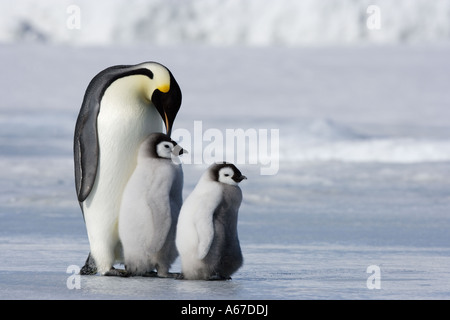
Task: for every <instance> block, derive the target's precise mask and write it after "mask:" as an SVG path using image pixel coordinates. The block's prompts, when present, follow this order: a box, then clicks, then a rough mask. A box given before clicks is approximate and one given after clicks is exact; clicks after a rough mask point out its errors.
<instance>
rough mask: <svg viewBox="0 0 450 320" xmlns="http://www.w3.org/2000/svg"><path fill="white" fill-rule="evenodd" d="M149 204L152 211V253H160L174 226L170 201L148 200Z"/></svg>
mask: <svg viewBox="0 0 450 320" xmlns="http://www.w3.org/2000/svg"><path fill="white" fill-rule="evenodd" d="M147 201H148V204H149V206H150V208H151V211H152V219H153V226H154V227H153V236H152V241H151V247H150V251H151V252H153V253H156V252H158V251H159V250H161V248H162V247H163V245H164V243H165V242H166V239H167V235H168V234H169V230H170V227H171V225H172V216H171V211H170V199H169V197H167V199H157V201H156V199H153V198H151V199H148V200H147Z"/></svg>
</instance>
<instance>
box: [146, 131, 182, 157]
mask: <svg viewBox="0 0 450 320" xmlns="http://www.w3.org/2000/svg"><path fill="white" fill-rule="evenodd" d="M183 153H186V150H184V149H183V148H181V147H180V146H179V145H178V144H177V143H176V142H175V141H173V140H172V139H171V138H170V137H169V136H168V135H166V134H164V133H161V132H155V133H152V134H150V135H149V136H148V138H147V139H146V140H145V141H144V142H143V143H142V145H141V150H140V155H141V156H143V157H150V158H163V159H173V157H178V156H179V155H182V154H183Z"/></svg>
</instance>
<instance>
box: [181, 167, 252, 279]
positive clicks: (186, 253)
mask: <svg viewBox="0 0 450 320" xmlns="http://www.w3.org/2000/svg"><path fill="white" fill-rule="evenodd" d="M243 179H246V177H245V176H243V175H242V174H241V172H240V171H239V169H238V168H236V166H234V165H233V164H230V163H225V162H224V163H220V164H213V165H212V166H210V167H209V168H208V170H207V171H206V172H205V173H204V174H203V175H202V176H201V178H200V180H199V182H198V184H197V185H196V187H195V188H194V190H193V191H192V193H191V194H190V195H189V196H188V197H187V198H186V200H185V202H184V203H183V206H182V208H181V211H180V216H179V218H178V224H177V234H176V246H177V249H178V252H179V254H180V258H181V272H182V274H181V276H180V277H179V278H181V279H190V280H194V279H197V280H228V279H231V278H230V276H231V275H232V274H233V273H234V272H236V271H237V270H238V269H239V268H240V267H241V265H242V262H243V258H242V252H241V247H240V245H239V239H238V233H237V219H238V210H239V207H240V205H241V202H242V191H241V189H240V188H239V186H238V184H239V182H241V181H242V180H243Z"/></svg>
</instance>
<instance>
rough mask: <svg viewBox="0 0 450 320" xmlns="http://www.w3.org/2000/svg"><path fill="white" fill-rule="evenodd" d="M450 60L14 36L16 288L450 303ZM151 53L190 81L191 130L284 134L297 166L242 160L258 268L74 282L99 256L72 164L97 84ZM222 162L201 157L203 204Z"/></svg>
mask: <svg viewBox="0 0 450 320" xmlns="http://www.w3.org/2000/svg"><path fill="white" fill-rule="evenodd" d="M449 53H450V48H448V47H446V46H429V47H422V46H407V47H395V46H394V47H347V48H344V47H340V48H336V47H324V48H295V49H294V48H239V47H231V48H211V47H203V46H199V47H196V46H188V47H183V46H180V47H166V48H161V47H153V46H132V47H128V48H126V47H115V46H108V47H102V48H98V47H97V48H96V47H91V48H74V47H64V46H42V45H25V44H23V45H3V46H1V47H0V66H1V69H2V70H4V72H3V75H2V78H1V85H0V96H1V97H2V99H1V100H0V154H1V157H0V176H1V180H0V221H1V224H0V298H2V299H449V298H450V276H449V275H448V269H449V267H450V248H449V243H450V233H449V232H448V230H449V229H450V218H449V207H450V193H449V191H450V180H449V179H448V177H449V176H450V129H449V128H450V108H449V105H450V96H449V93H448V83H449V75H450V61H449V59H448V56H449ZM145 60H156V61H160V62H162V63H163V64H165V65H167V66H168V67H169V68H170V69H171V71H172V72H173V74H174V75H175V77H176V78H177V81H178V82H179V84H180V86H181V88H182V91H183V105H182V109H181V110H180V113H179V115H178V118H177V120H176V122H175V129H181V128H185V129H187V130H188V131H191V132H192V130H193V127H194V121H196V120H199V121H200V120H201V121H202V125H203V131H205V130H207V129H209V128H216V129H218V130H222V131H224V130H226V129H229V128H243V129H250V128H256V129H260V128H261V129H278V130H279V135H280V145H279V148H280V163H279V170H278V172H277V174H275V175H261V174H260V170H259V169H260V167H259V165H255V164H243V165H239V167H240V169H241V171H242V172H243V173H244V174H245V175H246V176H247V177H248V178H249V179H248V180H246V181H244V182H243V183H242V184H241V185H242V190H243V194H244V201H243V204H242V207H241V210H240V216H239V236H240V240H241V245H242V250H243V254H244V259H245V262H244V266H243V267H242V269H240V270H239V271H238V272H237V273H236V274H235V275H234V276H233V280H232V281H229V282H202V281H175V280H169V279H167V280H164V279H148V278H145V279H144V278H128V279H116V278H106V277H100V276H93V277H82V278H81V283H80V286H81V288H80V289H73V290H70V289H69V288H68V287H67V280H68V279H69V277H70V276H71V275H72V274H71V273H67V272H66V271H67V269H68V267H69V266H71V265H78V266H82V264H83V263H84V260H85V259H86V256H87V253H88V251H89V245H88V241H87V236H86V231H85V227H84V222H83V219H82V215H81V213H80V209H79V207H78V203H77V202H76V197H75V188H74V183H73V163H72V138H73V130H74V125H75V120H76V116H77V114H78V111H79V107H80V105H81V101H82V97H83V94H84V90H85V88H86V86H87V84H88V82H89V81H90V79H91V78H92V77H93V76H94V75H95V74H96V73H97V72H99V71H100V70H102V69H103V68H105V67H107V66H110V65H114V64H134V63H139V62H142V61H145ZM206 145H207V142H206V141H205V142H204V146H203V147H205V146H206ZM205 167H206V165H205V164H200V165H194V164H192V165H185V166H184V172H185V188H184V195H185V196H186V195H187V194H189V192H190V191H191V190H192V189H193V187H194V185H195V184H196V182H197V180H198V178H199V177H200V175H201V173H202V172H203V169H204V168H205ZM371 265H377V266H379V267H380V270H381V289H379V290H377V289H373V290H370V289H368V288H367V280H368V278H369V276H370V275H371V274H369V273H367V272H366V269H367V267H369V266H371ZM173 269H174V270H175V271H178V270H179V269H180V263H179V261H178V260H177V261H176V263H175V265H174V266H173Z"/></svg>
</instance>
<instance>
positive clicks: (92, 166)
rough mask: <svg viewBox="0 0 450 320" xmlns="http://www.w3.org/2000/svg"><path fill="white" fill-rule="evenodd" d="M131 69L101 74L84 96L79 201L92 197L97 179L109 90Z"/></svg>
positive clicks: (78, 133) (78, 140)
mask: <svg viewBox="0 0 450 320" xmlns="http://www.w3.org/2000/svg"><path fill="white" fill-rule="evenodd" d="M129 67H130V66H114V67H110V68H108V69H105V70H103V71H102V72H100V73H99V74H97V75H96V76H95V77H94V78H93V79H92V80H91V82H90V83H89V85H88V87H87V89H86V93H85V94H84V98H83V103H82V105H81V109H80V113H79V114H78V118H77V122H76V125H75V135H74V148H73V151H74V160H75V185H76V191H77V197H78V201H79V202H80V203H81V202H83V201H84V200H86V198H87V197H88V196H89V194H90V192H91V190H92V187H93V186H94V182H95V177H96V176H97V167H98V158H99V145H98V133H97V116H98V114H99V112H100V103H101V100H102V98H103V94H104V92H105V90H106V88H107V87H108V86H109V85H110V84H111V83H112V82H114V81H115V80H116V79H117V78H119V77H120V76H121V75H123V74H124V72H125V71H126V70H127V69H128V68H129Z"/></svg>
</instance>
